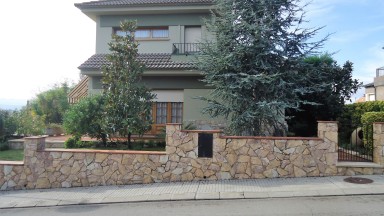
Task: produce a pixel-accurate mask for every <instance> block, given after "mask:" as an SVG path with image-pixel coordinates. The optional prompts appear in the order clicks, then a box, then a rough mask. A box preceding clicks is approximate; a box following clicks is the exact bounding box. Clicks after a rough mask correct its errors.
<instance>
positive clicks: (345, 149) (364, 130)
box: [338, 121, 373, 162]
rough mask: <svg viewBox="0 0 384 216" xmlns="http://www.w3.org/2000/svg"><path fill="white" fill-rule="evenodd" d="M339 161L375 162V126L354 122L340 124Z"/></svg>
mask: <svg viewBox="0 0 384 216" xmlns="http://www.w3.org/2000/svg"><path fill="white" fill-rule="evenodd" d="M338 156H339V157H338V160H339V161H354V162H372V161H373V125H372V124H367V125H362V124H357V123H354V122H352V121H349V122H340V124H339V146H338Z"/></svg>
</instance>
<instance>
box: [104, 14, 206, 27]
mask: <svg viewBox="0 0 384 216" xmlns="http://www.w3.org/2000/svg"><path fill="white" fill-rule="evenodd" d="M208 16H209V14H199V13H198V14H150V15H126V16H112V15H111V16H100V26H101V27H118V26H119V25H120V21H122V20H137V25H138V26H177V25H202V24H203V23H202V18H206V17H208Z"/></svg>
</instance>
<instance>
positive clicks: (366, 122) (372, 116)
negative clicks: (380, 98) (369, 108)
mask: <svg viewBox="0 0 384 216" xmlns="http://www.w3.org/2000/svg"><path fill="white" fill-rule="evenodd" d="M361 122H362V123H363V137H364V145H365V146H367V147H370V148H372V147H373V123H374V122H384V112H367V113H364V114H363V115H362V116H361Z"/></svg>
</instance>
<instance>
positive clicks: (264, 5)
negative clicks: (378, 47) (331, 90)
mask: <svg viewBox="0 0 384 216" xmlns="http://www.w3.org/2000/svg"><path fill="white" fill-rule="evenodd" d="M216 3H217V10H215V12H214V13H213V14H212V16H213V18H212V19H211V20H207V21H206V25H207V29H208V30H209V31H210V32H211V33H212V34H213V35H214V39H213V40H211V41H208V40H207V41H205V42H204V43H203V44H202V46H201V55H200V56H199V64H198V66H199V69H200V70H201V71H202V72H203V74H204V76H205V78H204V81H205V82H206V83H207V85H208V86H211V87H213V90H212V93H211V94H210V95H209V96H204V97H200V98H201V99H202V100H205V101H207V102H208V106H207V107H206V108H204V110H203V112H205V113H208V114H210V115H211V116H212V117H218V116H224V117H225V118H226V119H227V122H228V125H227V131H226V132H227V133H228V134H234V135H244V134H248V135H284V134H285V132H286V131H287V126H286V123H285V110H286V109H288V108H289V109H297V108H298V107H299V106H300V104H303V103H310V101H303V100H301V98H300V97H299V96H300V95H305V94H307V93H310V92H313V91H317V90H319V89H321V88H322V86H320V85H318V84H316V83H312V85H308V83H306V82H307V81H308V80H310V79H308V78H309V76H313V75H314V74H313V73H310V72H309V71H310V70H311V69H310V68H308V65H306V64H305V62H304V61H303V58H304V57H305V56H307V55H311V54H314V53H315V51H316V49H317V48H319V47H321V45H322V44H323V42H324V41H325V40H326V38H324V39H322V40H320V41H317V42H309V40H310V39H311V38H312V37H313V36H314V35H315V34H316V33H317V32H318V30H320V29H321V28H316V29H305V28H301V27H300V26H301V24H302V23H303V22H304V21H303V8H302V7H300V6H298V3H299V1H297V0H273V1H266V0H217V1H216ZM320 76H321V74H320Z"/></svg>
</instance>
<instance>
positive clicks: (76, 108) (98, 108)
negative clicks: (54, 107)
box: [63, 95, 107, 146]
mask: <svg viewBox="0 0 384 216" xmlns="http://www.w3.org/2000/svg"><path fill="white" fill-rule="evenodd" d="M103 110H104V98H103V97H102V96H101V95H94V96H90V97H87V98H84V99H82V100H81V101H80V102H79V103H77V104H75V105H73V106H71V108H70V109H69V110H68V111H67V112H66V113H65V115H64V123H63V125H64V128H65V130H66V132H67V133H69V134H72V135H75V136H81V135H88V136H90V137H92V138H97V139H99V140H102V142H103V144H104V146H106V145H107V134H106V132H105V130H104V126H103V119H102V116H103V115H104V111H103Z"/></svg>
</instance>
